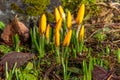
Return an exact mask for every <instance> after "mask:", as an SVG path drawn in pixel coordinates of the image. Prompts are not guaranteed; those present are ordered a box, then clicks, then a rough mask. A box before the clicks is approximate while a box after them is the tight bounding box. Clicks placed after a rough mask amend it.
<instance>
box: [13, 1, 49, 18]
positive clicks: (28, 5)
mask: <svg viewBox="0 0 120 80" xmlns="http://www.w3.org/2000/svg"><path fill="white" fill-rule="evenodd" d="M22 3H23V5H24V8H25V9H23V8H21V7H20V6H18V5H17V4H15V3H13V4H11V8H12V9H13V10H15V11H17V12H18V13H23V14H27V15H30V16H38V15H41V14H42V13H44V12H45V10H46V8H47V5H49V3H50V1H49V0H22Z"/></svg>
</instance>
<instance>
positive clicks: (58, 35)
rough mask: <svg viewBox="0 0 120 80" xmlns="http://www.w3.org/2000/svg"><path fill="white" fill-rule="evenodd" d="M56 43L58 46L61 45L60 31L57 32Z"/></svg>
mask: <svg viewBox="0 0 120 80" xmlns="http://www.w3.org/2000/svg"><path fill="white" fill-rule="evenodd" d="M55 45H56V47H59V46H60V32H59V31H56V32H55Z"/></svg>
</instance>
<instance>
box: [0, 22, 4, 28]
mask: <svg viewBox="0 0 120 80" xmlns="http://www.w3.org/2000/svg"><path fill="white" fill-rule="evenodd" d="M4 28H5V24H4V23H3V22H1V21H0V29H1V30H3V29H4Z"/></svg>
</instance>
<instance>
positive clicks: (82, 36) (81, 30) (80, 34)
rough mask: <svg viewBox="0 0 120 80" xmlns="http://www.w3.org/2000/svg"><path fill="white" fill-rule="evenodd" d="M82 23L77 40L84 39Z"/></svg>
mask: <svg viewBox="0 0 120 80" xmlns="http://www.w3.org/2000/svg"><path fill="white" fill-rule="evenodd" d="M84 32H85V31H84V25H82V27H81V29H80V32H79V41H83V39H84Z"/></svg>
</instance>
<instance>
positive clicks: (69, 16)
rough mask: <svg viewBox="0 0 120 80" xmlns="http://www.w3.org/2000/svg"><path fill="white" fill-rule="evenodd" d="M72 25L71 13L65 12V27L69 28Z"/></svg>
mask: <svg viewBox="0 0 120 80" xmlns="http://www.w3.org/2000/svg"><path fill="white" fill-rule="evenodd" d="M71 26H72V15H71V13H70V11H68V13H67V28H68V29H70V28H71Z"/></svg>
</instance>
